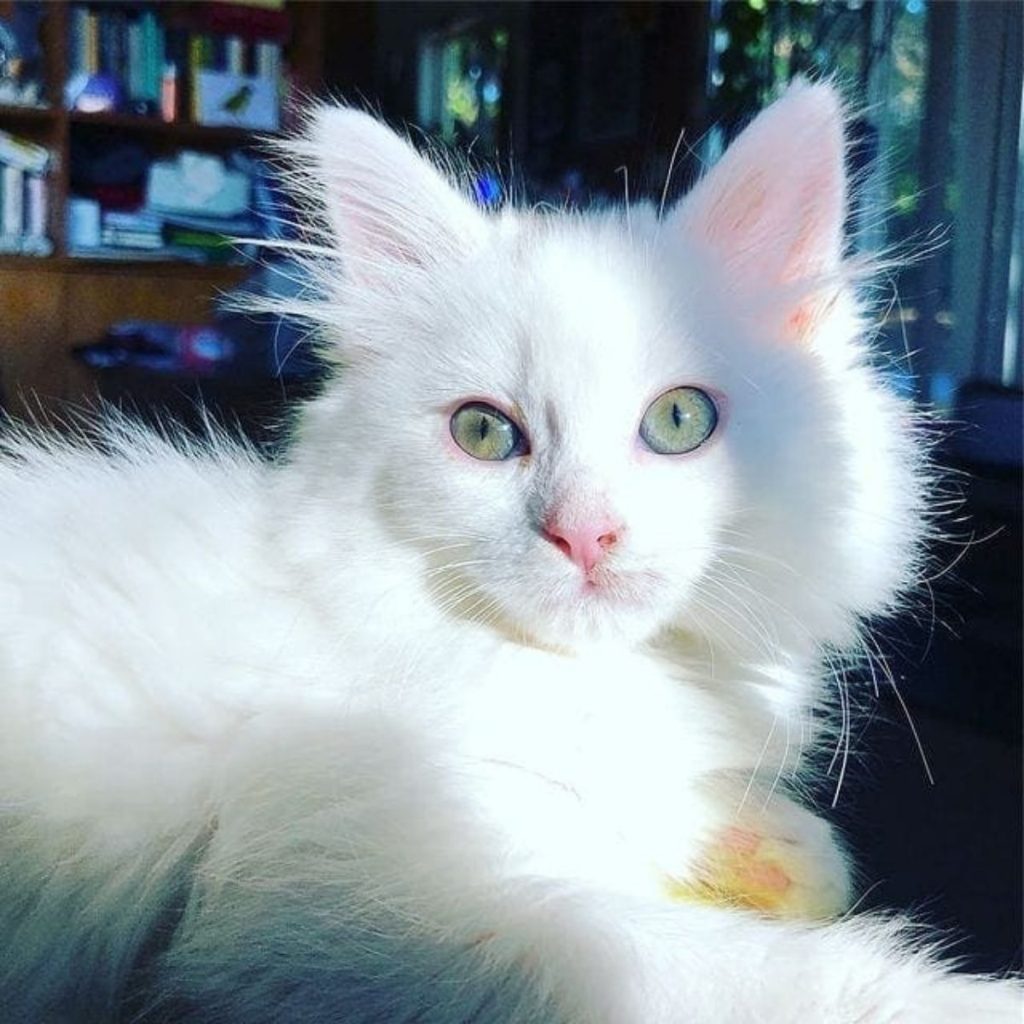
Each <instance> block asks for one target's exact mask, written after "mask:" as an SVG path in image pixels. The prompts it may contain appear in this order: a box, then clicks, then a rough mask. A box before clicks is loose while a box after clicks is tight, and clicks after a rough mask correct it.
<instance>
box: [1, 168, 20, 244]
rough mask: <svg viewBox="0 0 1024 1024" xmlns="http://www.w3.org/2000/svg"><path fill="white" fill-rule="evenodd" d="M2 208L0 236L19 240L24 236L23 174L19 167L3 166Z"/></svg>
mask: <svg viewBox="0 0 1024 1024" xmlns="http://www.w3.org/2000/svg"><path fill="white" fill-rule="evenodd" d="M0 180H2V182H3V206H2V207H0V235H3V236H4V237H5V238H8V239H21V237H22V236H23V235H24V234H25V172H24V171H23V170H22V169H21V168H20V167H13V166H11V165H10V164H3V165H2V168H0Z"/></svg>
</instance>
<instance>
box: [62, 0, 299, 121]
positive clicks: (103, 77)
mask: <svg viewBox="0 0 1024 1024" xmlns="http://www.w3.org/2000/svg"><path fill="white" fill-rule="evenodd" d="M289 32H290V20H289V18H288V15H287V12H286V11H285V10H284V9H283V7H280V5H274V6H271V7H270V8H267V7H264V6H262V5H260V6H249V5H245V4H241V5H240V4H237V3H229V2H223V0H222V2H219V3H215V2H208V3H197V4H191V5H189V6H188V8H181V7H174V8H166V7H163V6H162V5H160V4H149V5H131V6H126V7H122V6H119V5H118V6H115V5H110V4H101V3H95V4H76V5H74V6H73V7H72V8H71V13H70V17H69V40H68V55H69V63H70V74H69V82H68V94H67V97H66V99H67V105H68V106H69V107H72V108H74V109H82V110H98V109H103V110H108V111H122V112H124V111H127V112H130V113H135V114H144V115H149V116H160V117H161V118H162V119H163V120H165V121H174V120H179V119H184V118H188V119H190V120H193V121H196V122H201V121H203V116H202V115H203V110H202V104H201V97H200V94H201V92H202V89H201V87H200V86H201V83H200V77H199V76H200V75H201V73H203V72H220V73H223V74H225V75H230V76H233V77H234V78H235V79H237V80H238V83H239V84H238V85H237V86H236V89H237V88H240V87H242V86H243V85H244V84H245V82H247V81H251V82H263V83H272V88H271V89H270V91H271V92H272V94H273V95H274V96H275V97H276V96H277V94H278V93H279V91H280V81H281V75H282V56H281V54H282V45H283V44H284V42H285V41H286V40H287V38H288V35H289ZM97 80H98V87H97V84H96V83H97ZM90 83H93V84H92V85H91V86H90ZM97 97H99V98H97ZM97 104H103V105H102V106H97ZM275 118H276V110H275ZM260 127H263V126H262V125H261V126H260Z"/></svg>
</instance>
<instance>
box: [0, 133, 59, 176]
mask: <svg viewBox="0 0 1024 1024" xmlns="http://www.w3.org/2000/svg"><path fill="white" fill-rule="evenodd" d="M0 163H5V164H8V165H10V166H12V167H18V168H20V169H21V170H23V171H35V172H40V173H41V172H42V171H45V170H46V168H47V166H48V165H49V163H50V151H49V150H48V149H46V148H44V147H43V146H39V145H37V144H36V143H34V142H28V141H27V140H25V139H20V138H18V137H17V136H16V135H11V134H9V133H8V132H5V131H0Z"/></svg>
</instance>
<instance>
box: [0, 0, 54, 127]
mask: <svg viewBox="0 0 1024 1024" xmlns="http://www.w3.org/2000/svg"><path fill="white" fill-rule="evenodd" d="M45 13H46V11H45V5H44V4H43V3H42V2H41V0H15V2H14V3H13V4H0V104H6V105H9V106H12V107H41V106H43V103H44V95H43V59H42V58H43V53H42V47H41V46H40V44H39V29H40V26H41V24H42V21H43V17H44V15H45Z"/></svg>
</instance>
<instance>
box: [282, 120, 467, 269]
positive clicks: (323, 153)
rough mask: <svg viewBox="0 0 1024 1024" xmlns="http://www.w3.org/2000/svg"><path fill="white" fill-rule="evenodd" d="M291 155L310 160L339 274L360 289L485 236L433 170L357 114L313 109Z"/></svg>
mask: <svg viewBox="0 0 1024 1024" xmlns="http://www.w3.org/2000/svg"><path fill="white" fill-rule="evenodd" d="M296 153H297V154H298V155H300V156H301V157H303V158H309V159H310V163H311V166H309V172H310V174H311V176H312V178H313V179H314V180H313V182H312V187H313V188H315V189H316V190H317V192H318V193H319V194H318V196H317V198H318V200H319V202H320V205H321V206H322V208H323V210H324V212H325V213H326V215H327V221H328V224H329V226H330V228H331V230H332V233H333V235H334V238H333V242H334V244H336V245H337V246H338V248H339V250H340V253H341V259H342V265H343V267H344V270H345V274H346V276H347V277H349V278H350V279H352V280H356V281H358V282H359V283H360V284H364V285H369V286H373V285H375V284H382V283H384V282H386V281H388V280H389V279H390V277H391V274H390V271H391V270H394V269H397V268H401V267H403V266H406V267H409V266H413V267H427V266H430V265H432V264H437V263H439V262H441V261H445V260H454V259H459V258H460V257H463V256H464V255H465V254H466V252H467V251H469V250H471V249H472V248H473V247H474V246H475V245H476V244H477V243H478V242H479V241H480V239H481V238H482V237H483V235H484V232H485V231H486V230H487V227H486V223H487V222H486V219H485V217H484V216H483V214H482V213H481V212H480V211H479V210H478V209H477V208H476V207H475V206H474V205H473V204H472V203H471V202H470V201H469V200H468V199H466V198H465V197H464V196H463V195H461V194H460V193H459V192H458V191H457V190H456V189H455V188H454V187H453V186H452V184H450V183H449V181H448V180H447V178H446V177H445V176H444V175H443V174H442V173H441V172H440V171H439V170H438V169H437V168H436V167H435V166H434V164H432V163H431V162H430V161H429V160H427V159H426V158H425V157H422V156H420V154H419V153H417V152H416V150H415V149H414V148H413V147H412V145H411V144H410V143H409V142H408V141H407V140H406V139H404V138H402V137H400V136H399V135H397V134H396V133H395V132H393V131H392V130H391V129H390V128H388V127H387V126H386V125H385V124H383V123H382V122H380V121H378V120H377V119H376V118H374V117H371V116H370V115H369V114H366V113H363V112H362V111H359V110H353V109H350V108H346V107H335V106H323V107H320V108H319V109H317V110H315V111H314V112H313V115H312V117H311V119H310V124H309V127H308V129H307V132H306V135H305V138H304V139H303V140H302V141H301V142H300V143H299V144H298V146H297V147H296ZM303 187H304V188H305V189H306V190H309V189H310V185H309V184H307V185H305V186H303Z"/></svg>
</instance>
